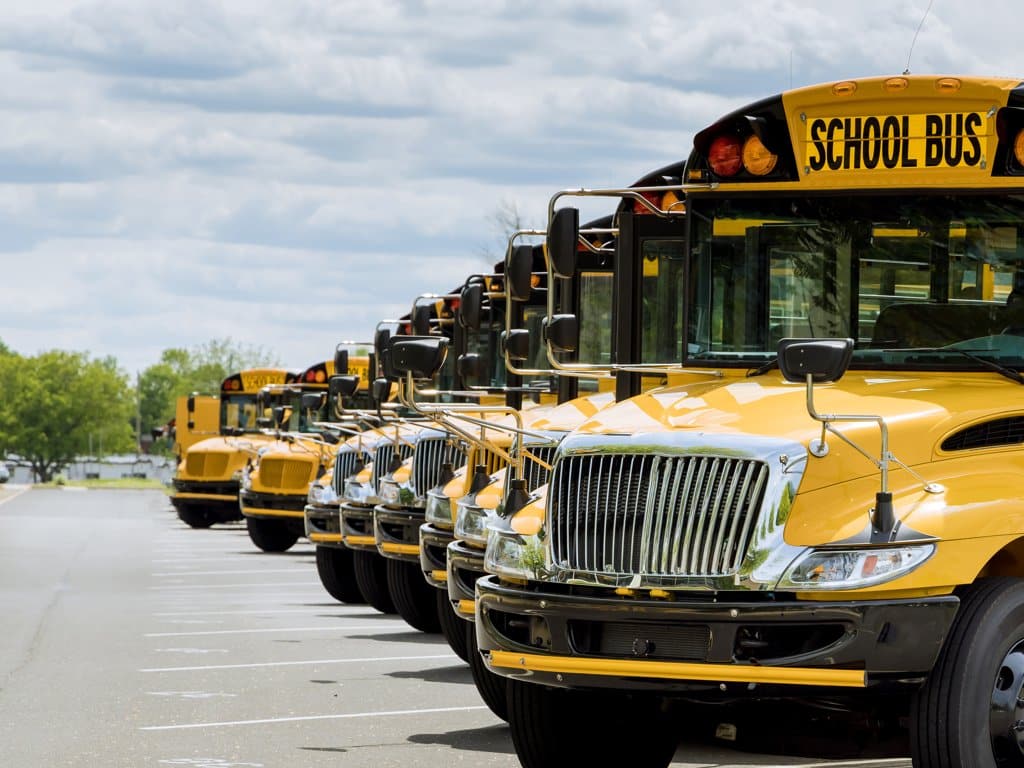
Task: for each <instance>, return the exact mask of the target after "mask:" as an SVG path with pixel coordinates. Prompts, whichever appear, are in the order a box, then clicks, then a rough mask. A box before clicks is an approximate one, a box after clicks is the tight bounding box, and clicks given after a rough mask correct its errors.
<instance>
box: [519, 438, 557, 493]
mask: <svg viewBox="0 0 1024 768" xmlns="http://www.w3.org/2000/svg"><path fill="white" fill-rule="evenodd" d="M526 450H527V452H528V453H530V454H532V455H534V456H536V457H537V458H538V459H540V460H541V461H543V462H544V463H545V464H549V465H550V464H551V463H552V462H553V461H554V460H555V451H557V450H558V446H557V445H528V446H526ZM523 477H524V478H525V479H526V490H527V491H529V492H530V493H533V492H534V491H536V490H537V489H538V488H540V487H541V486H542V485H544V484H545V483H547V481H548V480H549V479H550V477H551V470H550V469H548V468H547V467H545V466H544V465H543V464H538V463H537V462H536V461H533V460H532V459H531V458H530V457H529V456H527V457H526V459H525V460H524V461H523ZM506 485H507V483H506Z"/></svg>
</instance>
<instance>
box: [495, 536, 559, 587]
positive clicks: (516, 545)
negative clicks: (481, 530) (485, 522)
mask: <svg viewBox="0 0 1024 768" xmlns="http://www.w3.org/2000/svg"><path fill="white" fill-rule="evenodd" d="M487 534H488V535H487V552H486V553H485V554H484V570H485V571H487V572H488V573H493V574H495V575H497V576H507V577H510V578H514V579H527V580H531V579H542V578H544V576H545V575H546V573H547V570H548V568H547V553H546V550H545V547H544V539H542V538H541V536H540V535H534V536H522V535H520V534H518V533H515V532H513V531H508V530H502V529H501V528H498V527H496V526H491V527H490V528H489V529H488V531H487Z"/></svg>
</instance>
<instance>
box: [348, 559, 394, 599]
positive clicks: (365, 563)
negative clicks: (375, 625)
mask: <svg viewBox="0 0 1024 768" xmlns="http://www.w3.org/2000/svg"><path fill="white" fill-rule="evenodd" d="M352 570H354V571H355V574H356V586H357V587H359V594H361V595H362V596H363V600H365V601H366V602H367V603H369V604H370V605H371V606H372V607H373V608H376V609H377V610H378V611H380V612H381V613H394V612H395V604H394V603H393V602H392V601H391V592H390V591H389V590H388V569H387V565H386V564H385V562H384V558H383V557H381V556H380V555H378V554H377V553H376V552H364V551H361V550H355V551H353V552H352Z"/></svg>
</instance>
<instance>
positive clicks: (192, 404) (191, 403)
mask: <svg viewBox="0 0 1024 768" xmlns="http://www.w3.org/2000/svg"><path fill="white" fill-rule="evenodd" d="M185 404H186V406H187V407H188V412H189V413H192V412H193V411H195V409H196V396H195V395H189V396H188V400H186V401H185Z"/></svg>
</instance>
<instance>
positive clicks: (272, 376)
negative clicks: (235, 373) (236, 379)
mask: <svg viewBox="0 0 1024 768" xmlns="http://www.w3.org/2000/svg"><path fill="white" fill-rule="evenodd" d="M268 384H284V374H283V373H274V372H269V371H268V372H265V373H243V374H242V386H243V387H244V388H245V391H246V392H252V391H253V390H256V389H261V388H262V387H265V386H267V385H268Z"/></svg>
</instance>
